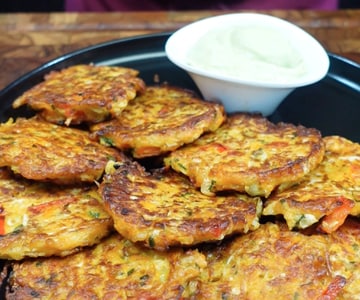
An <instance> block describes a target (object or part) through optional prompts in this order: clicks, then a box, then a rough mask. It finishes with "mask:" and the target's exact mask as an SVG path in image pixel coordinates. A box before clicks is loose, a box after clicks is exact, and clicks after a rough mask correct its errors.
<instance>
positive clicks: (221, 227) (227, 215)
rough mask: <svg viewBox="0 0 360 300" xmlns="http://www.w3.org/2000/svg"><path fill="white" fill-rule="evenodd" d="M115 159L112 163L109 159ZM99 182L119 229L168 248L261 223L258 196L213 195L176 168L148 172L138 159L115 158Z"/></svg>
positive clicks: (216, 237)
mask: <svg viewBox="0 0 360 300" xmlns="http://www.w3.org/2000/svg"><path fill="white" fill-rule="evenodd" d="M110 164H111V163H110ZM114 167H115V168H116V170H114V171H113V172H111V166H109V168H108V169H107V171H108V172H109V173H110V174H107V175H105V176H104V179H103V181H102V183H101V185H100V194H101V196H102V199H103V201H104V205H105V208H106V209H107V211H108V213H109V214H110V215H111V216H112V218H113V219H114V226H115V229H116V230H117V231H118V232H119V233H120V234H121V235H123V236H124V237H125V238H127V239H129V240H131V241H133V242H141V243H143V244H145V245H146V246H147V247H150V248H154V249H157V250H166V249H168V248H169V247H171V246H178V245H183V246H190V245H195V244H199V243H202V242H211V241H219V240H222V239H223V238H224V237H225V236H228V235H231V234H234V233H239V232H240V233H243V232H248V231H249V230H255V229H256V228H257V227H258V226H259V215H260V214H261V209H262V201H261V199H260V198H259V197H249V196H247V195H246V194H239V193H228V194H224V195H217V196H208V195H204V194H202V193H201V192H200V191H199V190H197V189H195V188H194V186H193V185H192V184H191V182H190V181H189V180H188V178H187V177H186V176H183V175H182V174H179V173H176V172H174V171H172V170H156V171H154V172H153V173H152V174H149V173H146V172H145V171H144V169H143V167H141V166H140V165H139V164H138V163H136V162H129V163H122V164H117V163H114V164H113V168H114Z"/></svg>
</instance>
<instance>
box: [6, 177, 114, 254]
mask: <svg viewBox="0 0 360 300" xmlns="http://www.w3.org/2000/svg"><path fill="white" fill-rule="evenodd" d="M100 200H101V198H100V196H99V194H98V192H97V187H96V186H95V185H94V186H89V187H67V188H64V187H60V186H52V185H50V184H43V183H36V182H32V181H25V180H20V179H14V178H12V177H11V176H10V175H9V174H6V173H5V172H4V170H1V178H0V259H15V260H19V259H22V258H24V257H38V256H50V255H60V256H63V255H68V254H70V253H72V252H75V251H78V250H79V248H80V247H83V246H88V245H93V244H95V243H98V242H99V241H100V239H101V238H103V237H105V236H107V235H108V234H109V233H110V231H112V229H113V222H112V219H111V217H110V216H109V215H108V214H107V213H106V211H105V210H104V209H103V206H102V204H101V203H100Z"/></svg>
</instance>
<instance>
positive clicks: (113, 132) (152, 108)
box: [91, 86, 225, 158]
mask: <svg viewBox="0 0 360 300" xmlns="http://www.w3.org/2000/svg"><path fill="white" fill-rule="evenodd" d="M224 119H225V115H224V110H223V107H222V106H220V105H219V104H216V103H210V102H205V101H202V100H201V99H198V98H196V97H195V96H194V95H193V94H192V93H190V92H189V91H187V90H183V89H180V88H174V87H168V86H163V87H148V88H147V89H146V92H145V93H144V94H142V95H140V96H138V97H137V98H136V99H135V100H133V101H132V102H131V103H129V105H128V106H127V107H126V108H125V109H124V111H123V113H122V114H121V116H120V117H119V118H118V119H117V120H112V121H109V122H104V123H101V124H96V125H94V126H93V127H92V128H91V131H94V136H97V137H99V138H100V141H101V142H102V143H105V144H110V145H112V146H115V147H117V148H119V149H122V150H127V151H129V150H130V151H131V152H132V155H133V156H134V157H137V158H142V157H148V156H156V155H160V154H162V153H165V152H168V151H172V150H175V149H177V148H178V147H180V146H182V145H183V144H187V143H191V142H192V141H194V140H195V139H197V138H198V137H199V136H200V135H201V134H203V133H204V132H206V131H214V130H216V129H217V128H218V127H219V126H220V125H221V124H222V123H223V121H224Z"/></svg>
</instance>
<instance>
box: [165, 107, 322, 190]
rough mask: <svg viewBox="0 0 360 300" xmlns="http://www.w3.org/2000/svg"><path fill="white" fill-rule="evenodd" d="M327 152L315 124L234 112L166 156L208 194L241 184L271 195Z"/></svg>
mask: <svg viewBox="0 0 360 300" xmlns="http://www.w3.org/2000/svg"><path fill="white" fill-rule="evenodd" d="M323 155H324V145H323V141H322V138H321V134H320V132H319V131H318V130H316V129H313V128H305V127H303V126H295V125H292V124H286V123H279V124H273V123H271V122H269V121H268V120H267V119H266V118H264V117H262V116H260V115H252V114H235V115H232V116H229V117H228V119H227V122H226V123H224V124H223V125H222V126H221V127H220V128H219V129H218V130H216V131H215V132H213V133H208V134H205V135H203V136H201V137H200V138H199V139H198V140H196V141H195V142H193V143H192V144H189V145H186V146H184V147H182V148H179V149H177V150H175V151H173V152H172V153H170V154H169V155H168V157H166V158H165V159H164V162H165V165H166V166H171V167H172V168H173V169H174V170H176V171H178V172H181V173H183V174H185V175H187V176H189V177H190V179H191V181H192V182H193V183H194V184H195V186H197V187H200V188H201V191H202V192H203V193H205V194H212V193H214V192H217V191H222V190H237V191H239V192H247V193H248V194H249V195H252V196H265V197H268V196H269V195H270V193H271V192H272V191H273V190H274V188H276V187H277V186H279V185H286V184H288V183H289V182H296V181H298V180H299V179H301V178H302V177H303V176H304V175H305V174H307V173H308V172H309V171H311V170H312V169H314V168H315V167H316V166H317V165H318V164H319V163H320V161H321V160H322V158H323Z"/></svg>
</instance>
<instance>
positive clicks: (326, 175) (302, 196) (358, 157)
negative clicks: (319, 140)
mask: <svg viewBox="0 0 360 300" xmlns="http://www.w3.org/2000/svg"><path fill="white" fill-rule="evenodd" d="M323 140H324V143H325V156H324V158H323V161H322V162H321V163H320V165H319V166H318V167H317V168H316V169H315V170H313V171H312V172H310V173H309V174H308V175H307V176H305V177H304V179H303V180H302V182H300V183H298V184H297V185H294V186H292V187H290V188H288V189H286V190H279V191H277V192H274V193H273V195H271V196H270V197H269V199H267V201H266V204H265V208H264V211H263V214H264V215H283V216H284V218H285V220H286V222H287V224H288V226H289V228H291V229H292V228H295V227H296V228H306V227H308V226H310V225H312V224H314V223H317V222H318V221H319V220H320V221H321V225H320V229H321V230H323V231H325V232H331V231H334V230H336V229H337V228H338V227H339V226H340V225H341V224H342V223H343V222H344V220H345V218H346V217H347V216H348V215H349V214H350V215H355V216H357V215H360V145H359V144H357V143H353V142H351V141H349V140H347V139H345V138H342V137H339V136H328V137H324V139H323Z"/></svg>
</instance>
